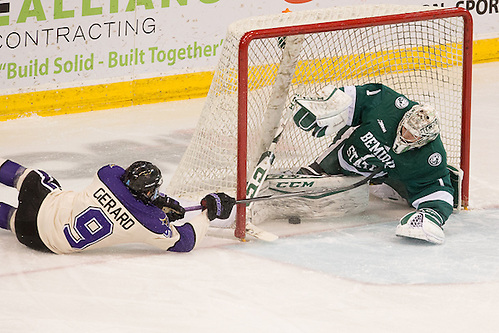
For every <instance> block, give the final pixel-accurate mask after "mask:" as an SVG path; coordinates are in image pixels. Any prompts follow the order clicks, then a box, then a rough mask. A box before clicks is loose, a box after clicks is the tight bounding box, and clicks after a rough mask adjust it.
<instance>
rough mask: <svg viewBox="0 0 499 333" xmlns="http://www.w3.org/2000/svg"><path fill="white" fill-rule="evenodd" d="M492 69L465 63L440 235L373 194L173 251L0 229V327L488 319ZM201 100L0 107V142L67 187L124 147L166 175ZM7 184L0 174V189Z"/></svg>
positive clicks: (492, 254) (436, 326)
mask: <svg viewBox="0 0 499 333" xmlns="http://www.w3.org/2000/svg"><path fill="white" fill-rule="evenodd" d="M498 77H499V62H496V63H490V64H480V65H475V66H474V68H473V108H472V114H473V115H472V139H471V142H472V150H471V193H470V198H471V205H470V206H471V209H470V210H469V211H464V212H461V213H459V214H454V215H452V216H451V217H450V219H449V220H448V221H447V224H446V226H445V232H446V243H445V244H444V245H442V246H435V245H431V244H427V243H423V242H416V241H410V240H408V239H401V238H397V237H396V236H395V234H394V232H395V226H396V225H397V221H398V218H399V217H400V216H401V214H403V213H404V211H405V208H401V207H400V206H397V205H393V204H389V203H383V204H382V205H381V204H380V203H379V202H377V203H376V202H373V203H372V206H371V208H370V215H369V216H360V217H355V218H348V219H344V220H342V221H330V222H327V223H315V224H313V225H312V224H311V225H306V224H305V223H302V224H300V225H290V224H278V223H277V224H276V223H274V224H270V225H268V226H267V228H268V229H269V230H271V231H274V232H276V233H278V234H279V235H280V236H281V238H280V239H279V240H277V241H276V242H273V243H264V242H260V241H251V242H247V243H241V242H238V241H235V240H227V239H220V238H215V237H208V238H206V239H205V240H204V242H203V243H202V244H201V246H200V247H199V248H197V249H196V250H195V251H193V252H191V253H187V254H176V253H163V252H160V251H158V250H155V249H153V248H149V247H145V246H141V245H128V246H120V247H117V248H112V249H106V250H100V251H94V252H89V253H82V254H77V255H59V256H58V255H50V254H45V253H38V252H35V251H33V250H30V249H28V248H26V247H24V246H23V245H21V244H19V243H18V242H17V241H16V239H15V237H14V236H13V234H11V233H9V232H7V231H4V230H0V258H1V259H0V332H2V333H4V332H9V333H10V332H13V333H14V332H15V333H25V332H30V333H31V332H47V333H48V332H50V333H58V332H65V333H66V332H70V333H78V332H92V333H97V332H120V333H121V332H140V333H147V332H162V333H164V332H181V333H183V332H216V333H224V332H235V333H241V332H251V333H261V332H272V333H280V332H286V333H292V332H369V333H376V332H383V333H384V332H417V333H421V332H452V333H456V332H477V333H478V332H480V333H483V332H497V331H498V330H499V328H498V327H499V317H498V315H497V313H498V311H499V310H498V309H499V177H498V176H497V173H496V171H497V170H498V169H499V157H498V154H497V149H498V147H499V135H498V134H497V133H498V132H499V113H498V112H497V110H498V108H497V94H498V93H499V81H498V79H497V78H498ZM203 102H204V100H203V99H197V100H190V101H179V102H171V103H164V104H159V105H147V106H140V107H133V108H125V109H119V110H109V111H99V112H89V113H83V114H74V115H67V116H57V117H47V118H41V117H37V116H33V117H30V118H25V119H17V120H11V121H6V122H0V134H1V140H0V151H1V153H0V155H1V156H3V157H6V158H10V159H13V160H14V161H17V162H19V163H21V164H23V165H26V166H30V167H36V168H40V169H44V170H46V171H47V172H49V173H50V174H52V175H53V176H54V177H55V178H57V179H58V180H59V182H60V183H61V184H62V186H63V188H64V189H68V190H79V189H82V188H84V187H85V186H86V185H87V184H89V182H90V181H91V178H92V176H93V174H94V172H95V171H96V170H97V169H98V168H99V167H100V166H102V165H104V164H107V163H116V164H120V165H124V166H126V165H128V164H129V163H131V162H132V161H134V160H139V159H147V160H150V161H152V162H154V163H156V164H157V165H158V166H159V167H160V168H161V169H162V170H163V173H164V175H165V181H166V183H168V181H169V179H171V177H172V173H173V171H174V170H175V168H176V165H177V164H178V162H179V160H180V158H181V156H182V153H183V151H184V150H185V148H186V145H187V143H188V141H189V138H190V136H191V135H192V133H193V130H194V127H195V125H196V121H197V118H198V115H199V113H200V111H201V108H202V105H203ZM165 188H166V186H165ZM16 195H17V193H16V191H14V190H12V189H10V188H7V187H4V186H2V187H0V200H1V201H6V202H9V203H11V204H14V203H15V202H16ZM390 205H392V206H390ZM380 207H381V208H382V209H381V210H380V209H379V208H380Z"/></svg>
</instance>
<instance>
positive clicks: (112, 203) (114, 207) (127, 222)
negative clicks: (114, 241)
mask: <svg viewBox="0 0 499 333" xmlns="http://www.w3.org/2000/svg"><path fill="white" fill-rule="evenodd" d="M93 196H94V198H95V199H97V202H99V204H101V206H102V209H104V210H105V211H107V212H108V215H109V216H110V217H112V218H113V220H114V221H115V222H117V223H118V224H119V225H120V226H122V227H123V229H125V230H128V229H130V228H131V227H133V225H134V224H135V221H134V220H133V219H132V217H131V216H129V215H128V214H127V213H126V211H123V212H122V210H125V209H124V208H123V207H122V206H121V203H119V202H118V201H116V200H114V199H113V198H112V197H111V195H110V194H109V193H107V192H106V190H105V189H103V188H102V187H100V188H99V189H98V190H97V191H95V192H94V194H93Z"/></svg>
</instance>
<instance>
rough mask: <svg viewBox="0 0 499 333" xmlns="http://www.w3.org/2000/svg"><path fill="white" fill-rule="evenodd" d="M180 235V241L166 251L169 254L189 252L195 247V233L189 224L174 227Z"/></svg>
mask: <svg viewBox="0 0 499 333" xmlns="http://www.w3.org/2000/svg"><path fill="white" fill-rule="evenodd" d="M176 229H177V231H178V232H179V233H180V239H179V240H178V242H176V243H175V245H173V246H172V247H170V248H169V249H168V251H171V252H189V251H191V250H192V249H193V248H194V245H196V232H195V231H194V227H193V226H192V225H191V224H190V223H186V224H184V225H181V226H178V227H176Z"/></svg>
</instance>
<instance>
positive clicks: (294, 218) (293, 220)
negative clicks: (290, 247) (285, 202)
mask: <svg viewBox="0 0 499 333" xmlns="http://www.w3.org/2000/svg"><path fill="white" fill-rule="evenodd" d="M288 222H289V223H290V224H300V223H301V219H300V218H299V217H298V216H291V217H290V218H289V219H288Z"/></svg>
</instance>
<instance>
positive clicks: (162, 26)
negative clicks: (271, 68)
mask: <svg viewBox="0 0 499 333" xmlns="http://www.w3.org/2000/svg"><path fill="white" fill-rule="evenodd" d="M445 1H447V0H445ZM391 2H392V3H396V4H408V5H419V4H424V5H429V6H439V7H451V6H459V7H464V8H467V9H469V10H470V11H471V12H472V13H473V16H474V19H475V35H476V36H477V37H480V36H486V37H487V36H492V37H494V36H495V37H497V36H498V35H499V33H498V30H499V27H498V24H497V22H498V17H499V11H498V6H499V5H498V1H497V0H478V1H477V0H453V1H452V2H439V3H413V2H411V1H405V0H399V1H391ZM367 3H370V4H375V3H376V2H375V1H370V0H369V1H366V0H355V1H354V2H352V1H348V0H338V1H333V0H270V1H269V0H253V1H248V0H15V1H5V0H0V54H1V58H0V59H1V60H0V80H1V82H2V83H3V84H2V86H1V87H0V93H2V95H7V94H19V93H25V92H33V91H40V90H51V89H63V88H69V87H81V86H87V85H92V84H106V83H113V82H123V81H131V80H136V79H143V78H152V77H162V76H169V75H178V74H186V73H195V72H202V71H212V70H213V69H214V68H215V65H216V63H217V61H218V54H219V52H220V51H221V45H222V44H223V39H224V37H225V31H226V28H227V26H228V25H229V24H230V23H231V22H233V21H235V20H238V19H241V18H245V17H249V16H258V15H266V14H276V13H280V12H282V11H283V10H284V9H286V8H288V9H290V10H292V11H298V10H308V9H318V8H326V7H332V6H346V5H356V4H367ZM385 3H386V2H385Z"/></svg>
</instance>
